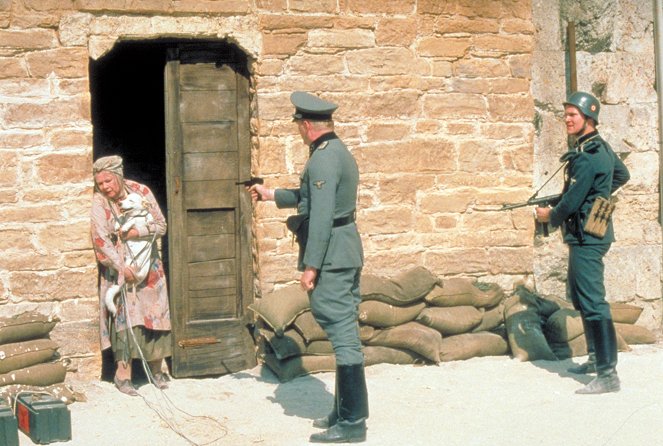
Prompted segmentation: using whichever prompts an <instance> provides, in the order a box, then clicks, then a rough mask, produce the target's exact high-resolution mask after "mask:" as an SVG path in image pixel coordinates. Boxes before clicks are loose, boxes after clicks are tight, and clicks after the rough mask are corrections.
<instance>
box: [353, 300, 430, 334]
mask: <svg viewBox="0 0 663 446" xmlns="http://www.w3.org/2000/svg"><path fill="white" fill-rule="evenodd" d="M425 307H426V304H425V303H424V302H418V303H414V304H409V305H405V306H395V305H392V304H388V303H385V302H381V301H378V300H366V301H363V302H361V303H360V304H359V322H361V323H362V324H366V325H371V326H373V327H378V328H386V327H394V326H396V325H401V324H404V323H406V322H410V321H412V320H414V318H416V317H417V315H418V314H419V313H420V312H421V310H423V309H424V308H425Z"/></svg>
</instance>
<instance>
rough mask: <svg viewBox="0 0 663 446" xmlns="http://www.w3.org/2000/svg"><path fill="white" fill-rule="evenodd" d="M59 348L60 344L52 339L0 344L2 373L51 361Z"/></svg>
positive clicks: (0, 367) (0, 369) (0, 371)
mask: <svg viewBox="0 0 663 446" xmlns="http://www.w3.org/2000/svg"><path fill="white" fill-rule="evenodd" d="M57 350H58V345H57V344H56V343H55V341H52V340H50V339H33V340H31V341H23V342H15V343H11V344H4V345H0V373H7V372H11V371H12V370H17V369H22V368H25V367H29V366H31V365H35V364H39V363H42V362H47V361H50V360H51V359H53V356H54V355H55V353H56V352H57Z"/></svg>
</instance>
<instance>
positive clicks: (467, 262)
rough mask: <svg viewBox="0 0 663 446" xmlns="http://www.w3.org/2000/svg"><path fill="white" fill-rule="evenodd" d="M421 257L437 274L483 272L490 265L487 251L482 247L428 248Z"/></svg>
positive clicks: (425, 264) (486, 270) (427, 266)
mask: <svg viewBox="0 0 663 446" xmlns="http://www.w3.org/2000/svg"><path fill="white" fill-rule="evenodd" d="M423 258H424V262H423V263H424V266H426V268H428V269H429V270H431V271H435V273H436V274H437V275H439V276H444V275H459V274H463V275H468V274H477V273H485V272H488V270H489V265H490V258H489V256H488V251H487V250H486V249H483V248H468V249H463V248H456V249H444V250H432V249H430V250H427V251H426V252H425V253H424V254H423Z"/></svg>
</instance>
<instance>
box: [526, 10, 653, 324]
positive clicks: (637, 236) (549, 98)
mask: <svg viewBox="0 0 663 446" xmlns="http://www.w3.org/2000/svg"><path fill="white" fill-rule="evenodd" d="M533 16H534V23H535V26H536V28H537V38H536V49H535V51H534V63H533V67H534V70H533V75H532V77H533V81H532V92H533V95H534V101H535V104H536V115H537V120H536V122H537V128H536V138H535V144H534V160H535V161H534V165H535V168H534V184H535V186H537V185H540V184H542V183H543V181H545V179H547V178H548V176H547V175H546V172H548V173H552V172H553V171H554V170H555V169H556V166H557V165H559V163H558V161H557V159H558V157H559V155H560V154H561V153H563V152H564V151H566V133H565V131H564V124H563V120H562V115H563V107H562V102H563V100H564V98H565V96H566V93H567V88H568V86H569V81H568V79H567V77H568V70H567V69H566V68H567V67H568V45H567V35H566V34H567V25H568V23H569V22H574V23H575V27H576V31H575V33H576V52H577V54H576V59H577V82H578V89H579V90H581V91H587V92H591V93H593V94H594V95H595V96H596V97H598V98H599V100H600V101H601V113H600V117H599V118H600V126H599V131H600V132H601V134H602V135H603V136H604V138H605V139H606V140H607V141H608V142H609V143H610V144H611V146H612V147H613V149H614V150H615V151H616V152H618V153H621V154H622V155H624V156H626V158H625V163H626V165H627V166H628V168H629V170H630V172H631V181H630V182H629V183H628V184H627V185H626V186H625V187H624V188H623V190H622V191H621V192H619V193H618V198H619V204H618V207H617V210H616V215H615V217H614V223H615V234H616V237H617V242H616V243H615V244H614V245H613V246H612V248H611V250H610V252H609V253H608V255H607V257H606V273H605V275H606V288H607V295H608V300H610V301H612V302H631V303H635V304H637V305H640V306H643V307H644V308H645V311H644V312H643V314H642V316H641V317H640V320H639V323H640V324H642V325H646V326H647V327H649V328H652V329H656V330H657V331H660V328H661V320H662V317H661V316H662V315H661V311H662V309H661V228H660V224H659V222H658V216H659V205H658V200H659V195H658V194H659V192H658V191H659V184H658V179H659V175H658V168H659V153H658V149H659V146H658V141H659V133H658V114H657V113H658V108H657V107H658V99H657V95H656V91H655V89H654V86H655V57H654V54H655V53H654V38H653V27H654V7H653V5H652V2H651V1H640V2H635V1H624V0H609V1H605V0H600V1H599V0H596V1H583V2H582V5H580V4H579V3H578V2H576V1H571V0H558V1H552V2H549V1H543V0H539V1H535V2H533ZM551 183H552V184H554V186H552V187H553V189H554V188H557V189H556V190H559V188H560V185H561V177H560V178H558V181H553V182H551ZM547 190H548V191H550V190H551V189H547ZM551 193H555V192H554V191H553V192H551ZM534 270H535V273H536V274H535V276H536V284H537V289H539V290H540V291H541V292H544V293H553V294H557V295H564V289H565V282H564V279H565V274H566V250H565V249H564V248H563V247H562V246H560V244H559V237H558V236H555V237H551V238H550V240H544V241H542V243H541V244H540V245H539V246H537V247H536V249H535V262H534Z"/></svg>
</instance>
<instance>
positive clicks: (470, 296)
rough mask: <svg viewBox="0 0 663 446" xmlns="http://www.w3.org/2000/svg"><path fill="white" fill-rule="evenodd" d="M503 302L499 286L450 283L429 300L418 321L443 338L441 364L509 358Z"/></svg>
mask: <svg viewBox="0 0 663 446" xmlns="http://www.w3.org/2000/svg"><path fill="white" fill-rule="evenodd" d="M504 299H505V294H504V291H503V290H502V289H501V288H500V287H499V285H497V284H487V283H478V282H474V281H472V280H471V279H464V278H452V279H447V280H444V281H443V282H442V283H441V284H440V285H437V286H436V287H435V288H434V289H433V290H432V291H431V292H430V293H429V294H428V295H427V296H426V298H425V301H426V303H427V304H428V306H427V308H425V309H423V310H422V311H421V313H420V314H419V316H417V319H416V321H417V322H420V323H422V324H424V325H426V326H429V327H432V328H434V329H435V330H436V331H438V332H440V334H442V336H443V338H442V341H441V343H440V347H439V351H440V360H441V361H457V360H461V359H470V358H474V357H481V356H501V355H507V354H508V353H509V346H508V344H507V342H506V335H505V333H504V329H503V328H504Z"/></svg>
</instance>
